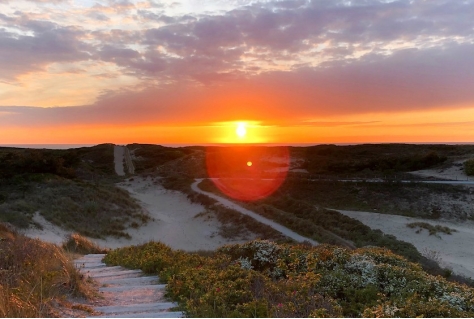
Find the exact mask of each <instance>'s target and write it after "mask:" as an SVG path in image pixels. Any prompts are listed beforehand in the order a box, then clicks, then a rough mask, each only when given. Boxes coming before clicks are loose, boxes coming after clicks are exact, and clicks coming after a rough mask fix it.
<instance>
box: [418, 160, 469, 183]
mask: <svg viewBox="0 0 474 319" xmlns="http://www.w3.org/2000/svg"><path fill="white" fill-rule="evenodd" d="M468 158H470V157H468ZM466 160H467V158H465V159H462V160H457V161H455V162H454V163H452V164H451V165H449V166H446V167H443V168H436V169H423V170H419V171H413V172H410V173H411V174H414V175H418V176H421V177H432V178H435V179H446V180H451V181H467V180H469V181H471V180H472V181H474V177H473V176H467V175H466V173H465V172H464V162H465V161H466Z"/></svg>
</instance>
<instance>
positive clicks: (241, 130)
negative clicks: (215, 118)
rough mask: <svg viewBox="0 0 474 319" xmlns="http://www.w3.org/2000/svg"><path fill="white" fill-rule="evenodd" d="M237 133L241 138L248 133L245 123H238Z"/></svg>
mask: <svg viewBox="0 0 474 319" xmlns="http://www.w3.org/2000/svg"><path fill="white" fill-rule="evenodd" d="M235 133H237V136H238V137H240V138H242V137H244V136H245V135H246V134H247V129H246V127H245V123H239V124H238V125H237V129H236V130H235Z"/></svg>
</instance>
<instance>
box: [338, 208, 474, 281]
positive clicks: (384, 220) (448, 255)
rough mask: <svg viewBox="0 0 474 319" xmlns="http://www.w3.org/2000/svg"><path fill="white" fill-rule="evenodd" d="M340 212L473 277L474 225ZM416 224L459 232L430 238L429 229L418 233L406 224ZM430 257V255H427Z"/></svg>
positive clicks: (444, 265) (454, 270) (462, 273)
mask: <svg viewBox="0 0 474 319" xmlns="http://www.w3.org/2000/svg"><path fill="white" fill-rule="evenodd" d="M337 211H338V212H340V213H342V214H344V215H347V216H349V217H351V218H354V219H357V220H359V221H361V222H362V223H364V224H365V225H367V226H369V227H370V228H372V229H380V230H381V231H382V232H384V233H385V234H390V235H394V236H396V237H397V238H398V239H400V240H403V241H406V242H409V243H411V244H413V245H414V246H415V247H416V248H417V249H418V251H420V252H421V253H422V254H424V255H426V254H427V253H428V254H429V253H430V252H433V251H434V252H437V253H438V255H439V257H440V259H441V261H440V263H441V266H443V267H447V268H451V269H452V270H453V272H454V273H458V274H461V275H464V276H466V277H471V278H474V249H473V248H472V246H471V245H472V243H473V242H474V222H472V221H465V222H451V221H449V222H447V221H433V220H426V219H419V218H411V217H405V216H398V215H387V214H379V213H371V212H357V211H347V210H337ZM413 222H426V223H429V224H431V225H433V226H434V225H441V226H447V227H449V228H453V229H456V230H457V232H453V233H452V235H447V234H444V233H438V236H439V237H436V236H434V235H431V236H430V235H429V233H428V231H427V230H423V231H421V232H420V233H419V234H417V233H416V229H413V228H409V227H407V226H406V225H407V224H408V223H413ZM427 257H429V256H427Z"/></svg>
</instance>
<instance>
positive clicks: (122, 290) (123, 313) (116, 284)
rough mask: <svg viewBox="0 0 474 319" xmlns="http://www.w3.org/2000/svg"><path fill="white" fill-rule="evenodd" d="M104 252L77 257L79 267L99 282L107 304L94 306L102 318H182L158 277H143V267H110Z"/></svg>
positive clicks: (84, 273)
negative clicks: (166, 296) (166, 295)
mask: <svg viewBox="0 0 474 319" xmlns="http://www.w3.org/2000/svg"><path fill="white" fill-rule="evenodd" d="M104 256H105V255H102V254H90V255H85V256H83V257H81V258H80V259H76V260H75V264H76V267H77V268H78V269H79V271H80V272H81V273H82V274H83V275H84V276H87V277H90V278H92V279H94V280H95V281H97V282H98V283H99V284H100V285H101V287H100V288H99V293H100V294H101V296H102V297H103V298H104V300H103V303H105V305H102V306H96V307H93V309H94V312H95V313H96V314H97V313H98V314H99V315H98V316H96V317H99V318H180V317H183V313H182V312H181V311H172V310H171V308H173V307H176V306H177V304H176V303H174V302H169V301H167V300H166V299H165V298H164V292H165V288H166V285H160V284H159V283H158V279H159V278H158V277H157V276H144V275H143V273H142V271H141V270H127V269H125V268H122V267H120V266H114V267H107V266H106V265H105V264H104V263H103V262H102V258H103V257H104Z"/></svg>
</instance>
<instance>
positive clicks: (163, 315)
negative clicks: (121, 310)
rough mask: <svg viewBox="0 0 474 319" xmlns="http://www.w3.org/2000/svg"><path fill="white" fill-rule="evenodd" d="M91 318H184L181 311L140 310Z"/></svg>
mask: <svg viewBox="0 0 474 319" xmlns="http://www.w3.org/2000/svg"><path fill="white" fill-rule="evenodd" d="M90 318H184V313H182V312H181V311H161V312H139V313H130V314H120V315H109V314H108V315H106V316H98V317H90Z"/></svg>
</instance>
